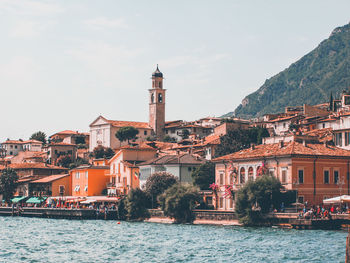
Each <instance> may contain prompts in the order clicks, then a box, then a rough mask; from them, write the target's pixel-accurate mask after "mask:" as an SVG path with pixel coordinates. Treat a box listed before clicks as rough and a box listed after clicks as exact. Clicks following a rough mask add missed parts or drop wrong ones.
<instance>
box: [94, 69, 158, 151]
mask: <svg viewBox="0 0 350 263" xmlns="http://www.w3.org/2000/svg"><path fill="white" fill-rule="evenodd" d="M128 126H132V127H134V128H136V129H137V130H138V131H139V134H138V135H137V140H136V141H145V140H146V138H147V137H154V138H156V139H157V140H161V139H163V136H164V128H165V89H163V73H162V72H160V70H159V68H158V65H157V69H156V71H154V72H153V74H152V88H151V89H149V120H148V122H136V121H118V120H108V119H106V118H105V117H103V116H101V115H100V116H98V117H97V118H96V119H95V120H94V121H93V122H92V123H91V124H90V148H89V151H90V152H92V151H93V150H94V148H95V147H97V146H99V145H102V146H104V147H110V148H112V149H117V148H120V147H121V146H123V145H126V144H127V142H120V141H119V140H118V139H117V138H116V137H115V133H116V132H117V131H118V130H119V129H120V128H122V127H128Z"/></svg>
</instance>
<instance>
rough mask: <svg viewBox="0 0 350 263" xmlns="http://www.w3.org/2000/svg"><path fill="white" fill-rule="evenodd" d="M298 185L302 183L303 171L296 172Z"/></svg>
mask: <svg viewBox="0 0 350 263" xmlns="http://www.w3.org/2000/svg"><path fill="white" fill-rule="evenodd" d="M298 183H299V184H303V183H304V170H298Z"/></svg>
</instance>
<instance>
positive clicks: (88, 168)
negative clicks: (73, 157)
mask: <svg viewBox="0 0 350 263" xmlns="http://www.w3.org/2000/svg"><path fill="white" fill-rule="evenodd" d="M108 172H109V167H108V166H93V165H82V166H79V167H77V168H75V169H73V170H70V171H69V173H70V174H71V177H72V184H71V186H72V187H71V188H72V196H99V195H102V192H103V191H104V190H105V189H107V183H108V182H109V175H108Z"/></svg>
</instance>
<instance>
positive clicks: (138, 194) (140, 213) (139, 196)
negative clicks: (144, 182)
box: [125, 188, 150, 220]
mask: <svg viewBox="0 0 350 263" xmlns="http://www.w3.org/2000/svg"><path fill="white" fill-rule="evenodd" d="M146 206H147V196H146V193H145V192H143V191H142V190H141V189H139V188H135V189H131V190H130V192H129V193H128V195H127V197H126V200H125V210H126V212H127V214H126V218H127V219H128V220H144V219H145V218H149V217H150V214H149V212H148V210H147V208H146Z"/></svg>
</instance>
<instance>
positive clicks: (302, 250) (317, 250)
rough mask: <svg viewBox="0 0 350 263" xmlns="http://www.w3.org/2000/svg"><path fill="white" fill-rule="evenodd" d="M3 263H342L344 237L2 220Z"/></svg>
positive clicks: (339, 233) (226, 228)
mask: <svg viewBox="0 0 350 263" xmlns="http://www.w3.org/2000/svg"><path fill="white" fill-rule="evenodd" d="M0 235H1V236H0V261H1V262H344V260H345V242H346V236H347V233H346V232H343V231H319V230H283V229H274V228H243V227H234V226H199V225H167V224H154V223H127V222H121V224H117V222H116V221H102V220H101V221H90V220H84V221H75V220H54V219H40V218H22V217H14V218H12V217H0Z"/></svg>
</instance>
